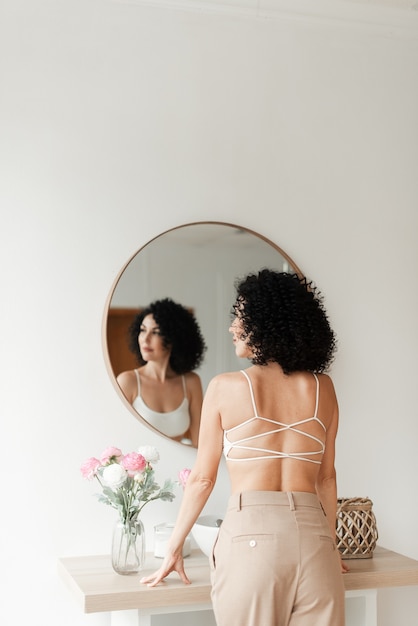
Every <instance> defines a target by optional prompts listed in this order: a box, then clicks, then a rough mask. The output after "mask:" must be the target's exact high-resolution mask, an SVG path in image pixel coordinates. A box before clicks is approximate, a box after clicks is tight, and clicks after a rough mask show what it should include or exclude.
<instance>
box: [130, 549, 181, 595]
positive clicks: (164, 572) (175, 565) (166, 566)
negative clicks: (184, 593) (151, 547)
mask: <svg viewBox="0 0 418 626" xmlns="http://www.w3.org/2000/svg"><path fill="white" fill-rule="evenodd" d="M171 572H177V573H178V575H179V576H180V578H181V580H182V581H183V582H184V583H185V584H186V585H190V580H189V579H188V578H187V575H186V572H185V571H184V562H183V557H182V556H174V555H170V554H168V555H167V556H166V557H165V558H164V561H163V564H162V565H161V567H160V568H159V569H158V570H157V571H156V572H154V573H153V574H150V575H149V576H143V577H142V578H141V580H140V581H139V582H141V583H143V584H146V585H148V587H155V586H156V585H158V583H160V582H163V581H164V578H166V576H168V575H169V574H170V573H171Z"/></svg>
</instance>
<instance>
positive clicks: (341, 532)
mask: <svg viewBox="0 0 418 626" xmlns="http://www.w3.org/2000/svg"><path fill="white" fill-rule="evenodd" d="M372 506H373V502H372V501H371V500H370V499H369V498H338V507H337V520H336V529H337V548H338V550H339V551H340V553H341V555H342V558H343V559H369V558H371V557H372V556H373V550H374V549H375V547H376V542H377V539H378V532H377V526H376V518H375V516H374V513H373V511H372Z"/></svg>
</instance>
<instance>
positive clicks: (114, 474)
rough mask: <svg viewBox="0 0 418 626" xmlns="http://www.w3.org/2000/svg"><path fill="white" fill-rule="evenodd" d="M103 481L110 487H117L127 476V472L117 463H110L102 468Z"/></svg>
mask: <svg viewBox="0 0 418 626" xmlns="http://www.w3.org/2000/svg"><path fill="white" fill-rule="evenodd" d="M102 477H103V482H104V483H105V485H106V486H107V487H110V488H111V489H118V488H119V487H120V486H121V485H123V483H124V482H125V480H126V479H127V477H128V474H127V473H126V471H125V470H124V469H123V467H122V466H121V465H119V463H111V464H110V465H107V466H106V467H105V468H104V470H103V474H102Z"/></svg>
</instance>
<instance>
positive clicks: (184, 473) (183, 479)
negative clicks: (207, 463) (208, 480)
mask: <svg viewBox="0 0 418 626" xmlns="http://www.w3.org/2000/svg"><path fill="white" fill-rule="evenodd" d="M191 471H192V470H190V469H187V467H185V468H184V469H182V470H181V472H179V481H180V485H181V486H182V487H183V489H184V487H185V486H186V483H187V480H188V478H189V476H190V473H191Z"/></svg>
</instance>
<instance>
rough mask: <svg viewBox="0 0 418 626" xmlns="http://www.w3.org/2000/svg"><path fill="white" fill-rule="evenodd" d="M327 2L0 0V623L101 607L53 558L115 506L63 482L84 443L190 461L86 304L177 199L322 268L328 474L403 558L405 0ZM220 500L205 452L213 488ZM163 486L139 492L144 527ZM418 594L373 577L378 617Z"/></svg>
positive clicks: (83, 547) (413, 501) (411, 243)
mask: <svg viewBox="0 0 418 626" xmlns="http://www.w3.org/2000/svg"><path fill="white" fill-rule="evenodd" d="M149 4H151V3H149ZM248 4H249V3H248ZM320 6H324V7H326V6H327V5H326V4H325V3H321V5H320ZM334 6H336V7H341V12H340V13H339V14H338V15H337V16H336V18H335V19H334V18H332V17H331V18H329V19H328V18H324V19H320V18H317V17H311V18H306V19H304V18H300V19H299V18H294V17H293V16H292V14H291V13H289V12H287V13H284V14H283V15H282V16H277V17H276V18H269V17H268V16H266V15H264V16H259V17H254V16H251V15H250V13H248V14H245V13H237V12H235V13H234V12H233V11H231V12H222V11H220V12H216V11H214V12H212V11H205V10H200V11H199V10H198V11H189V12H188V11H184V12H183V11H176V10H170V9H159V8H154V7H152V6H146V5H143V6H141V5H140V4H138V3H135V2H134V1H132V2H126V3H125V2H122V1H121V2H119V1H113V2H112V1H109V0H108V1H106V0H102V1H99V0H78V1H77V0H71V2H70V1H69V0H67V1H66V0H49V1H48V0H37V1H36V2H34V1H33V0H3V2H2V4H1V9H0V10H1V15H0V29H1V32H0V42H1V44H0V45H1V50H0V59H1V77H0V79H1V80H0V85H1V87H0V89H1V92H2V93H1V137H2V139H1V142H0V145H1V173H2V184H1V231H0V232H1V245H0V250H1V269H2V285H3V292H2V293H3V296H2V304H1V310H0V315H1V322H2V323H1V325H0V329H1V330H0V333H1V335H0V336H1V357H2V358H1V365H0V367H1V372H0V381H1V383H0V384H1V393H0V406H1V409H0V415H1V429H2V437H1V441H2V462H3V467H4V469H5V476H4V478H3V479H2V490H1V502H2V522H1V523H2V532H1V547H0V554H1V560H2V565H3V574H4V576H3V577H2V578H3V582H2V610H3V611H5V612H6V616H7V619H6V620H5V621H4V623H7V625H8V626H14V625H15V624H16V625H17V624H21V623H27V624H31V625H32V626H41V625H42V626H56V625H57V624H60V626H75V625H77V626H92V625H93V624H94V625H95V626H96V625H97V626H105V625H106V624H108V619H107V616H106V615H104V614H103V615H89V616H85V615H83V614H82V612H81V610H80V608H79V606H78V605H77V604H76V602H75V601H74V599H73V597H72V596H71V594H70V593H69V592H68V591H67V589H66V588H65V587H64V586H63V584H62V582H61V581H60V579H59V578H58V577H57V574H56V562H57V558H58V557H59V556H73V555H83V554H94V553H104V552H106V551H108V548H109V539H110V534H111V527H112V524H113V520H114V514H113V511H112V510H110V509H107V508H105V507H103V506H102V505H101V504H98V503H97V501H96V500H95V499H94V497H93V495H92V494H93V493H94V491H95V489H94V487H93V485H90V484H89V483H87V484H86V483H85V482H83V481H82V479H81V477H80V474H79V465H80V463H81V462H82V461H83V460H84V459H85V458H87V457H89V456H92V455H95V454H98V453H100V452H101V450H102V449H103V448H104V447H106V446H107V445H109V444H114V445H118V446H120V447H121V448H122V449H123V450H126V451H128V450H131V449H134V448H135V447H137V445H139V444H143V443H149V444H154V445H157V446H158V447H159V449H160V453H161V455H162V461H161V463H160V465H159V473H160V476H161V477H162V478H163V477H165V476H166V475H173V474H175V473H176V472H177V470H178V469H181V468H183V467H187V466H189V467H190V465H191V464H192V463H193V452H192V451H191V450H186V449H184V448H181V447H180V446H178V445H177V444H174V443H172V442H168V441H165V440H164V441H162V440H159V439H157V438H156V436H155V435H154V434H152V433H151V432H150V431H147V430H145V429H144V428H143V427H142V426H141V425H140V424H139V423H138V422H136V421H135V420H134V419H133V417H132V415H131V414H130V413H129V412H128V411H127V410H126V408H124V407H123V406H122V403H121V402H120V400H119V398H118V397H117V395H116V393H115V390H114V388H113V386H112V385H111V383H110V381H109V377H108V374H107V371H106V368H105V365H104V360H103V357H102V348H101V322H102V314H103V307H104V303H105V300H106V297H107V295H108V292H109V289H110V286H111V284H112V282H113V280H114V278H115V277H116V275H117V273H118V271H119V270H120V268H121V267H122V266H123V265H124V263H125V262H126V261H127V259H128V258H129V257H130V256H131V254H133V253H134V252H135V251H136V250H137V249H138V248H139V247H141V246H142V245H144V244H145V243H146V242H147V241H148V240H149V239H151V238H152V237H154V236H156V235H157V234H158V233H160V232H162V231H165V230H167V229H168V228H171V227H174V226H177V225H179V224H183V223H188V222H191V221H196V220H206V219H211V220H221V221H222V220H223V221H226V222H232V223H238V224H242V225H243V226H245V227H248V228H251V229H253V230H255V231H258V232H260V233H261V234H262V235H265V236H267V237H269V238H270V239H272V240H274V241H275V242H276V243H277V244H278V245H279V246H281V247H282V248H283V249H284V250H285V251H286V252H287V253H288V254H289V255H290V256H291V257H292V258H293V259H294V260H295V262H296V263H297V264H298V265H299V267H300V268H301V269H302V270H303V271H305V272H306V273H307V274H308V275H309V276H311V277H312V278H314V279H315V281H316V282H317V283H318V284H319V286H320V287H321V289H322V291H323V292H324V294H325V295H326V300H327V304H328V308H329V311H330V315H331V318H332V321H333V323H334V325H335V327H336V330H337V332H338V335H339V343H340V351H339V357H338V361H337V363H336V365H335V367H334V372H333V376H334V379H335V383H336V386H337V390H338V393H339V400H340V406H341V429H340V435H339V444H338V460H337V470H338V474H339V485H340V488H339V491H340V495H345V496H351V495H368V496H370V497H371V498H372V499H373V501H374V504H375V513H376V516H377V520H378V526H379V531H380V543H381V544H382V545H383V546H386V547H388V548H391V549H394V550H397V551H399V552H402V553H404V554H408V555H410V556H412V557H414V558H417V559H418V534H417V532H416V528H417V521H418V504H417V495H416V494H417V488H416V477H417V475H418V455H417V454H416V442H417V441H418V425H417V419H416V417H417V398H416V371H417V370H416V353H417V347H418V345H417V343H418V342H417V323H416V311H417V308H418V307H417V305H418V302H417V290H416V286H415V278H416V276H415V274H416V268H417V254H418V253H417V245H416V234H417V227H418V213H417V210H416V202H417V197H418V184H417V176H416V166H417V159H418V141H417V139H418V137H417V134H418V133H417V131H418V121H417V120H418V118H417V111H418V83H417V80H416V68H417V60H418V42H417V34H418V23H417V15H416V14H413V13H412V12H411V13H410V14H409V15H408V19H407V20H406V19H403V18H402V17H401V16H400V15H399V14H398V13H391V12H390V10H387V11H377V10H376V11H374V10H372V9H371V8H368V9H367V10H366V9H364V8H362V7H361V5H358V6H357V8H356V9H355V11H357V12H358V13H357V15H358V16H359V19H358V20H356V19H354V17H355V15H356V14H354V16H353V19H350V20H345V19H340V18H343V17H344V15H345V13H344V11H345V5H344V4H343V3H341V5H340V3H337V2H336V4H335V5H334ZM352 13H353V12H352V11H347V15H351V14H352ZM363 17H365V18H367V19H362V18H363ZM226 497H227V481H226V479H225V471H224V467H222V471H221V475H220V481H219V484H218V486H217V489H216V491H215V493H214V495H213V497H212V499H211V502H210V503H209V505H208V507H210V509H211V510H215V509H216V510H221V509H222V507H223V505H224V502H225V500H226ZM177 507H178V501H177V502H175V503H174V504H172V505H168V504H166V503H161V504H159V503H157V504H155V506H153V507H152V506H150V507H149V508H148V510H145V511H146V514H145V521H146V524H147V529H148V530H149V534H151V528H152V526H153V524H154V523H158V522H160V521H164V520H165V519H167V517H168V516H173V517H174V515H175V511H176V510H177ZM4 577H5V580H4ZM417 610H418V600H417V595H416V590H414V589H413V588H410V589H402V590H395V591H392V592H388V593H385V594H382V598H381V616H380V626H410V625H411V624H413V623H414V622H413V619H412V618H411V617H410V615H416V613H417ZM2 622H3V620H2ZM171 623H173V622H171Z"/></svg>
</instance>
